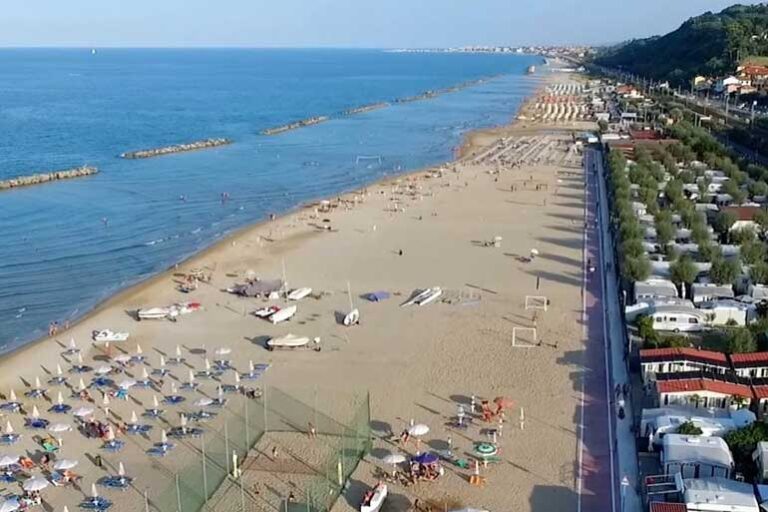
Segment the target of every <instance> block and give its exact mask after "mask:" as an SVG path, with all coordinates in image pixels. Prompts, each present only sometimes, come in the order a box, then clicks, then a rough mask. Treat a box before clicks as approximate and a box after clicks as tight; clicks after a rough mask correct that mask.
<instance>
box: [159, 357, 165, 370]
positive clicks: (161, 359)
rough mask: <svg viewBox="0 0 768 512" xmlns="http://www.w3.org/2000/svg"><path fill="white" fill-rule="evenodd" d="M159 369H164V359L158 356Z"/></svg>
mask: <svg viewBox="0 0 768 512" xmlns="http://www.w3.org/2000/svg"><path fill="white" fill-rule="evenodd" d="M160 368H165V358H164V357H163V356H160Z"/></svg>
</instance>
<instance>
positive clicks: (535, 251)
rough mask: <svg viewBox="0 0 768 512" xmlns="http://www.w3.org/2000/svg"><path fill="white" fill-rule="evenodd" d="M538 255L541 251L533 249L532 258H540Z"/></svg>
mask: <svg viewBox="0 0 768 512" xmlns="http://www.w3.org/2000/svg"><path fill="white" fill-rule="evenodd" d="M538 255H539V250H538V249H531V256H532V257H533V256H538Z"/></svg>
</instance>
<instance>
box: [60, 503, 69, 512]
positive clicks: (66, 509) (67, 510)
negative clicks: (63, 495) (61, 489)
mask: <svg viewBox="0 0 768 512" xmlns="http://www.w3.org/2000/svg"><path fill="white" fill-rule="evenodd" d="M61 512H69V509H68V508H67V506H66V505H64V508H63V509H61Z"/></svg>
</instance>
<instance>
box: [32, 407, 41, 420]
mask: <svg viewBox="0 0 768 512" xmlns="http://www.w3.org/2000/svg"><path fill="white" fill-rule="evenodd" d="M31 416H32V418H34V419H38V418H39V417H40V411H38V410H37V406H36V405H34V406H32V414H31Z"/></svg>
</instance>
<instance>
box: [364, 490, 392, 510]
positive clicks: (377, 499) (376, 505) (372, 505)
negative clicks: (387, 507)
mask: <svg viewBox="0 0 768 512" xmlns="http://www.w3.org/2000/svg"><path fill="white" fill-rule="evenodd" d="M387 494H388V489H387V484H382V483H379V484H376V487H374V488H373V495H372V496H371V497H370V499H369V500H367V503H366V500H364V501H363V503H362V504H361V505H360V512H378V511H379V509H380V508H381V506H382V505H383V504H384V500H385V499H387Z"/></svg>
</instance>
